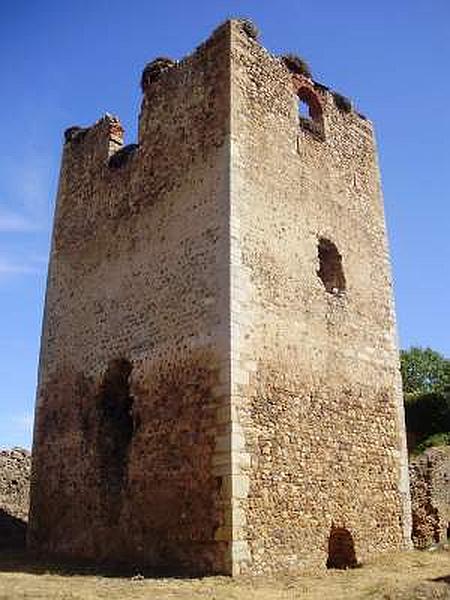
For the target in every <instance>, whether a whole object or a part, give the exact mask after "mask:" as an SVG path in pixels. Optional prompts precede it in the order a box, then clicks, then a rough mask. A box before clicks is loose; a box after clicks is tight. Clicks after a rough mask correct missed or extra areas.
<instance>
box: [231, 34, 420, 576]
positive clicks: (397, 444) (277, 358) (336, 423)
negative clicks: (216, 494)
mask: <svg viewBox="0 0 450 600" xmlns="http://www.w3.org/2000/svg"><path fill="white" fill-rule="evenodd" d="M231 89H232V120H231V134H232V135H231V174H232V175H231V322H232V338H231V352H232V412H233V437H232V466H233V490H232V495H233V501H232V502H233V525H232V528H233V552H234V558H235V563H236V564H235V572H239V571H241V572H242V571H243V572H246V571H250V572H252V573H267V572H280V571H297V570H299V569H301V568H302V567H310V566H320V565H323V566H325V565H326V563H327V558H328V559H329V558H330V557H329V550H330V548H333V547H338V546H341V547H343V546H348V545H349V542H350V544H353V545H354V552H355V553H356V559H357V560H364V559H366V558H367V557H368V556H369V555H370V554H372V553H376V552H380V551H383V550H393V549H398V548H402V547H404V546H405V545H407V544H408V539H409V531H410V513H409V491H408V477H407V456H406V445H405V433H404V420H403V412H402V396H401V383H400V375H399V365H398V352H397V346H396V333H395V329H396V327H395V316H394V310H393V302H392V287H391V275H390V268H389V255H388V248H387V243H386V232H385V225H384V216H383V206H382V198H381V192H380V186H379V173H378V166H377V158H376V149H375V144H374V139H373V131H372V126H371V124H370V122H369V121H367V120H365V119H364V118H362V117H361V116H359V115H358V114H356V113H355V112H354V111H350V112H346V111H345V110H343V109H338V107H337V106H336V104H335V101H334V98H333V96H332V94H331V93H330V92H329V91H327V89H326V88H324V87H323V86H318V85H314V84H313V83H312V82H311V81H310V80H306V79H305V78H304V77H302V76H300V75H293V74H292V73H290V72H289V71H288V70H287V68H286V67H285V66H284V65H283V64H282V62H281V61H280V60H279V59H276V58H274V57H272V56H270V55H269V54H268V53H267V51H266V50H265V49H264V48H262V47H261V46H260V45H259V44H258V43H256V42H255V41H254V40H251V39H250V38H249V37H247V36H245V35H243V34H242V32H241V31H240V30H239V28H237V27H235V28H234V30H233V39H232V88H231ZM294 89H295V90H297V91H299V93H300V92H301V94H302V95H303V97H307V98H308V97H309V98H312V100H311V104H313V103H317V106H318V107H319V108H320V112H322V114H323V126H322V124H321V123H320V122H317V123H316V122H314V123H312V122H311V123H309V125H310V127H309V129H307V128H303V127H300V126H299V116H298V112H297V98H296V92H295V91H294ZM301 90H303V91H301ZM316 108H317V107H316V106H315V104H314V106H311V109H312V112H314V111H315V109H316ZM306 125H308V123H306ZM316 125H317V126H318V127H319V126H322V128H321V129H319V130H317V129H316V128H315V126H316ZM321 239H324V240H325V241H327V242H330V243H331V244H334V245H335V247H336V248H337V250H338V253H339V254H340V255H341V257H342V267H343V272H344V277H345V290H343V289H340V288H339V285H342V286H344V284H343V282H341V283H339V281H338V280H336V287H334V286H333V287H332V288H331V289H330V290H329V291H327V289H325V286H324V283H322V281H321V279H320V278H319V276H318V271H319V269H320V264H319V250H318V247H319V241H320V240H321ZM336 260H337V259H336ZM335 534H336V535H335ZM330 535H331V537H332V539H331V540H330ZM333 536H334V537H333ZM336 536H337V537H339V536H340V540H341V542H342V540H344V542H345V544H344V543H341V542H339V543H335V542H336V539H337V538H336ZM349 556H350V557H351V553H349ZM334 558H336V557H334ZM332 559H333V557H332ZM337 559H339V557H337ZM352 561H353V558H351V559H350V558H349V565H350V563H351V562H352ZM353 562H354V561H353ZM332 564H333V561H331V563H329V566H332Z"/></svg>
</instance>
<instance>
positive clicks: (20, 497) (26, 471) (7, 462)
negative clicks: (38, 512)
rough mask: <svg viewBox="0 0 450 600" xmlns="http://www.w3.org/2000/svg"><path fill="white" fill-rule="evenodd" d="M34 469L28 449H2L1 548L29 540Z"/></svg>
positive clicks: (0, 474)
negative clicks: (32, 472) (30, 497)
mask: <svg viewBox="0 0 450 600" xmlns="http://www.w3.org/2000/svg"><path fill="white" fill-rule="evenodd" d="M30 469H31V454H30V453H29V452H28V451H27V450H23V449H22V448H13V449H12V450H0V548H10V547H17V546H21V545H23V544H24V543H25V531H26V522H27V520H28V506H29V486H30Z"/></svg>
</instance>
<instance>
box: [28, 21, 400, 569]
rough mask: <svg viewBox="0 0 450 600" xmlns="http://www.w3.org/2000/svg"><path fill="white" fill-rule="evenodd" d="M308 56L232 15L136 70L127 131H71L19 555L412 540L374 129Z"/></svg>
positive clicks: (223, 560)
mask: <svg viewBox="0 0 450 600" xmlns="http://www.w3.org/2000/svg"><path fill="white" fill-rule="evenodd" d="M300 67H301V66H299V65H298V64H297V63H296V61H295V60H292V59H284V60H283V59H280V58H277V57H274V56H273V55H271V54H270V53H268V52H267V50H266V49H264V48H263V47H262V46H261V45H260V44H259V43H258V41H257V40H256V39H255V35H254V30H253V28H252V27H250V26H249V24H248V23H246V22H244V21H239V20H233V21H228V22H226V23H225V24H224V25H222V26H221V27H219V28H218V29H217V30H216V31H215V32H214V33H213V34H212V36H211V37H210V38H209V39H208V40H207V41H206V42H205V43H204V44H202V45H201V46H200V47H199V48H198V49H197V50H196V51H195V52H194V53H193V54H192V55H190V56H188V57H187V58H185V59H183V60H181V61H180V62H178V63H175V62H172V61H169V60H167V59H159V60H157V61H155V62H153V63H152V64H151V65H149V67H148V68H146V70H145V71H144V74H143V79H142V86H143V101H142V108H141V113H140V117H139V134H138V143H137V144H133V145H129V146H124V145H123V130H122V127H121V125H120V122H119V121H118V120H117V119H116V118H114V117H111V116H105V117H104V118H102V119H100V120H99V121H98V122H97V123H96V124H95V125H93V126H92V127H89V128H84V129H83V128H80V127H73V128H70V129H69V130H67V131H66V135H65V138H66V139H65V145H64V153H63V158H62V166H61V174H60V182H59V190H58V199H57V206H56V214H55V222H54V231H53V239H52V250H51V261H50V267H49V274H48V285H47V295H46V307H45V315H44V327H43V337H42V346H41V358H40V370H39V382H38V396H37V407H36V425H35V433H34V447H33V472H32V485H31V512H30V525H29V534H28V535H29V545H30V548H31V549H32V550H33V551H35V552H37V553H41V554H47V555H53V556H60V557H65V558H70V559H77V560H78V559H83V560H88V561H92V562H95V563H99V562H101V561H104V562H113V563H128V564H131V565H134V566H137V565H138V566H148V567H152V568H155V569H158V570H169V571H171V572H176V573H224V574H239V573H250V574H262V573H280V572H296V571H301V570H302V569H304V568H307V567H316V566H321V565H322V566H324V567H325V565H328V566H331V567H333V566H338V567H339V566H352V565H354V564H356V563H357V562H359V561H364V560H365V559H367V558H368V557H369V556H370V555H372V554H375V553H378V552H382V551H388V550H396V549H401V548H404V547H407V546H408V545H409V540H410V533H411V532H410V530H411V517H410V499H409V490H408V465H407V453H406V443H405V430H404V417H403V404H402V392H401V380H400V373H399V363H398V348H397V341H396V324H395V314H394V306H393V299H392V283H391V273H390V261H389V252H388V247H387V241H386V230H385V222H384V212H383V203H382V195H381V190H380V180H379V171H378V164H377V152H376V147H375V142H374V134H373V127H372V124H371V123H370V121H368V120H367V119H366V118H365V117H363V116H362V115H360V114H358V113H357V112H356V111H355V110H354V109H353V107H352V105H351V104H350V103H349V102H348V101H346V100H345V99H344V98H342V97H341V96H339V95H338V94H335V93H332V92H331V91H330V90H329V89H328V88H327V87H325V86H323V85H321V84H319V83H317V82H315V81H314V80H313V79H312V78H311V77H310V76H309V74H308V73H307V72H305V71H304V70H302V68H300ZM299 105H300V106H303V107H304V108H305V109H306V112H303V113H300V115H299Z"/></svg>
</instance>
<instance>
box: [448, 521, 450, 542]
mask: <svg viewBox="0 0 450 600" xmlns="http://www.w3.org/2000/svg"><path fill="white" fill-rule="evenodd" d="M447 539H448V540H450V523H447Z"/></svg>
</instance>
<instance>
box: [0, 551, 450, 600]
mask: <svg viewBox="0 0 450 600" xmlns="http://www.w3.org/2000/svg"><path fill="white" fill-rule="evenodd" d="M97 598H98V599H103V598H104V599H107V600H116V599H117V600H119V599H120V600H131V599H133V600H134V599H136V600H144V599H145V600H171V599H176V600H178V599H179V600H197V599H208V600H235V599H239V600H241V599H242V600H295V599H297V598H299V599H305V600H341V599H342V600H344V599H345V600H351V599H353V598H368V599H373V600H377V599H383V600H441V599H444V598H445V599H450V552H449V551H448V550H436V551H434V552H430V551H425V552H419V551H413V552H406V553H402V554H391V555H384V556H382V557H379V558H377V559H376V560H374V561H372V562H370V563H367V564H366V565H363V566H362V567H360V568H357V569H352V570H348V571H331V570H330V571H325V572H320V573H309V574H305V575H304V576H302V577H289V578H279V579H269V578H255V579H248V578H238V579H230V578H227V577H206V578H203V579H177V578H167V579H166V578H149V579H147V578H141V577H139V576H138V577H134V578H131V577H123V578H120V577H108V576H98V575H89V574H86V573H84V574H74V572H73V571H72V572H70V571H68V570H65V571H64V570H63V569H61V568H59V569H57V568H56V567H48V566H43V565H38V564H33V563H31V562H30V561H28V562H27V561H26V560H25V559H24V558H23V557H17V556H15V557H13V556H11V555H9V556H5V555H3V556H0V600H19V599H20V600H24V599H27V600H41V599H42V600H43V599H45V600H47V599H58V600H69V599H70V600H93V599H97Z"/></svg>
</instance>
